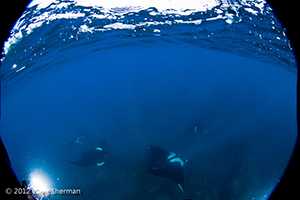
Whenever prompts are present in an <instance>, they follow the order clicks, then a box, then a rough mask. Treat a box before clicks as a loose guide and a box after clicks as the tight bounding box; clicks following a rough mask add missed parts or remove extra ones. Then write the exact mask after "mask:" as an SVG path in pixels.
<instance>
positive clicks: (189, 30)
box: [1, 1, 298, 200]
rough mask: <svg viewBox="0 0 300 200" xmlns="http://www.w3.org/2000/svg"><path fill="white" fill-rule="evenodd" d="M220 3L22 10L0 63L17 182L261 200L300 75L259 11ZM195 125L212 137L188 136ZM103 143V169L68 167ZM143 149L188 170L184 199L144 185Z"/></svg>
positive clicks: (168, 185) (152, 179) (285, 142)
mask: <svg viewBox="0 0 300 200" xmlns="http://www.w3.org/2000/svg"><path fill="white" fill-rule="evenodd" d="M213 2H215V1H213ZM215 3H216V5H214V6H212V7H209V6H208V5H207V4H203V6H202V7H205V6H207V7H206V9H205V10H197V8H195V10H193V9H186V10H180V12H179V10H176V9H165V10H164V9H160V8H159V7H158V6H157V7H155V6H152V7H145V8H144V7H138V6H136V7H134V6H127V7H126V6H125V7H114V8H110V9H108V8H106V7H104V6H103V7H101V6H99V5H93V6H92V5H85V4H84V3H82V2H81V1H54V2H52V3H49V4H48V5H46V6H43V7H42V6H41V7H39V6H38V5H32V6H28V9H27V10H26V11H25V12H24V14H23V15H22V16H21V18H20V19H19V21H18V22H17V23H16V25H15V27H14V29H13V30H12V36H11V37H10V38H9V39H8V41H7V43H6V45H5V49H4V51H3V56H4V57H3V59H2V61H1V85H2V88H1V92H2V94H1V137H2V139H3V141H4V143H5V145H6V147H7V150H8V153H9V155H10V159H11V161H12V164H13V167H14V169H15V171H16V173H17V175H18V177H19V178H20V179H23V178H24V179H26V180H28V181H29V182H30V181H32V174H39V175H40V176H44V180H43V181H44V182H46V183H45V184H46V185H47V189H50V188H52V189H53V188H55V189H58V190H59V189H80V191H82V194H80V195H76V197H74V195H64V197H63V198H64V199H92V198H96V199H184V198H192V199H206V200H209V199H253V198H254V199H266V198H268V196H269V195H270V193H271V192H272V190H273V189H274V187H275V186H276V184H277V183H278V181H279V180H280V178H281V176H282V174H283V172H284V170H285V168H286V166H287V164H288V161H289V159H290V156H291V153H292V151H293V148H294V143H295V139H296V137H297V122H296V81H297V73H298V69H297V67H296V62H295V58H294V55H293V53H292V49H291V47H290V45H289V40H288V38H287V37H286V35H285V30H284V29H283V28H282V27H281V25H280V23H279V21H278V20H277V19H276V16H275V15H274V14H273V13H272V9H271V8H270V7H269V6H268V5H267V4H266V3H265V2H264V1H216V2H215ZM202 7H201V8H202ZM195 119H196V120H197V121H198V122H200V123H201V125H202V126H203V128H205V129H206V130H207V131H206V132H204V133H202V134H199V133H193V132H192V133H190V132H187V131H186V130H187V129H188V128H189V127H191V126H192V125H193V122H194V121H195ZM81 135H83V136H84V137H83V139H82V143H78V142H77V143H76V142H72V141H73V139H74V138H77V137H78V136H81ZM103 139H105V141H106V149H107V151H109V152H110V154H111V155H112V156H113V157H112V158H111V159H110V160H108V161H107V163H105V164H104V165H103V166H100V167H96V166H90V167H78V166H74V165H72V164H70V163H69V161H75V160H78V159H79V158H80V156H81V153H82V151H86V150H89V149H91V148H93V147H95V146H97V145H99V144H100V143H101V141H103ZM150 144H153V145H158V146H161V147H162V148H164V149H166V150H167V151H175V152H179V153H180V154H182V155H184V156H185V157H186V158H187V159H188V162H187V163H186V164H185V165H184V173H185V185H186V192H185V193H182V191H181V190H180V189H179V187H178V186H177V185H176V183H174V182H172V181H171V180H168V179H166V178H162V177H157V176H154V175H152V174H149V173H147V164H148V162H149V161H148V160H149V150H148V148H147V145H150ZM44 198H45V199H46V198H47V197H44ZM60 198H62V197H61V195H55V194H52V195H51V199H60Z"/></svg>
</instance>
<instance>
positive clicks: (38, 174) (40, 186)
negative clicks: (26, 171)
mask: <svg viewBox="0 0 300 200" xmlns="http://www.w3.org/2000/svg"><path fill="white" fill-rule="evenodd" d="M29 178H30V185H31V187H32V188H33V189H34V190H35V191H39V192H48V191H49V190H50V188H51V186H50V180H49V178H48V177H47V176H46V174H45V173H44V172H42V171H41V170H36V171H34V172H33V173H31V174H30V177H29Z"/></svg>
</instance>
